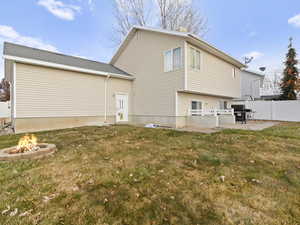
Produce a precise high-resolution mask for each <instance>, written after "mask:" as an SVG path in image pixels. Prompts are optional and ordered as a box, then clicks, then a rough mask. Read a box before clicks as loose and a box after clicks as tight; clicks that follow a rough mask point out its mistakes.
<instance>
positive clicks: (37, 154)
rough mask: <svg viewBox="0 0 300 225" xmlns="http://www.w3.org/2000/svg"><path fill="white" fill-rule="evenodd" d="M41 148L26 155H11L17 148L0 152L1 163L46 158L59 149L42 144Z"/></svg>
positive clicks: (51, 145) (39, 145) (25, 153)
mask: <svg viewBox="0 0 300 225" xmlns="http://www.w3.org/2000/svg"><path fill="white" fill-rule="evenodd" d="M37 146H38V147H39V149H38V150H36V151H29V152H24V153H16V154H11V153H10V152H12V151H13V150H15V149H16V148H17V146H14V147H10V148H5V149H2V150H0V161H13V160H22V159H38V158H43V157H45V156H49V155H52V154H53V153H54V152H56V151H57V148H56V146H55V145H54V144H47V143H41V144H38V145H37Z"/></svg>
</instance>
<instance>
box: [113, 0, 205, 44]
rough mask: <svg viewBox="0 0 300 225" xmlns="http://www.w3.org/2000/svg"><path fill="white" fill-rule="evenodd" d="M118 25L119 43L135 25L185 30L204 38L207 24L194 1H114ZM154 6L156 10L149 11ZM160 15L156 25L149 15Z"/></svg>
mask: <svg viewBox="0 0 300 225" xmlns="http://www.w3.org/2000/svg"><path fill="white" fill-rule="evenodd" d="M114 1H115V18H116V21H117V26H116V30H115V31H116V33H117V35H118V40H117V42H120V41H121V39H122V38H123V37H124V36H125V35H126V34H127V33H128V31H129V30H130V29H131V27H132V26H134V25H139V26H149V25H150V26H151V25H152V26H157V25H158V26H159V27H161V28H163V29H167V30H176V31H179V30H182V29H184V30H186V31H187V32H190V33H194V34H196V35H199V36H204V35H205V34H206V33H207V31H208V29H207V20H206V19H205V18H204V17H203V16H202V15H201V13H200V12H199V10H197V9H196V7H195V4H194V2H193V0H114ZM149 5H152V6H153V7H152V8H151V7H149ZM154 14H157V15H158V17H157V18H156V20H155V22H154V24H153V23H150V21H149V18H148V17H149V15H151V16H152V15H154Z"/></svg>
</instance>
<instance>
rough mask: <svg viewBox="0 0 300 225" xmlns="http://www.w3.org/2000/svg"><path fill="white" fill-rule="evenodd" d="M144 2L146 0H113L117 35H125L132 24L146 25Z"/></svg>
mask: <svg viewBox="0 0 300 225" xmlns="http://www.w3.org/2000/svg"><path fill="white" fill-rule="evenodd" d="M145 2H146V0H115V4H114V14H115V18H116V21H117V26H116V28H115V29H116V30H115V31H116V33H117V34H118V36H119V37H121V38H122V37H124V36H126V34H127V33H128V32H129V30H130V29H131V27H132V26H134V25H139V26H146V12H145ZM119 39H120V38H119ZM119 41H120V40H119Z"/></svg>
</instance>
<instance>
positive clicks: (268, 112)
mask: <svg viewBox="0 0 300 225" xmlns="http://www.w3.org/2000/svg"><path fill="white" fill-rule="evenodd" d="M235 104H236V103H235ZM239 104H245V105H246V108H247V109H252V111H253V112H254V113H253V119H257V120H278V121H292V122H300V101H246V102H243V103H242V102H240V103H239Z"/></svg>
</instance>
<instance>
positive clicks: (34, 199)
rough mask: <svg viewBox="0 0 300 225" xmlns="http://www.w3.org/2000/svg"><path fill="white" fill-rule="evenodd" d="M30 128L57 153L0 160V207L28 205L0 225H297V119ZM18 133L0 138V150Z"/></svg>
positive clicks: (299, 153) (299, 214) (1, 218)
mask: <svg viewBox="0 0 300 225" xmlns="http://www.w3.org/2000/svg"><path fill="white" fill-rule="evenodd" d="M36 135H37V136H38V138H39V139H40V140H41V142H49V143H54V144H56V145H57V147H58V149H59V151H58V152H57V153H56V154H55V155H54V156H53V157H51V158H45V159H41V160H37V161H20V162H10V163H0V199H1V201H0V212H1V211H3V210H4V209H5V208H6V207H7V205H9V206H10V207H11V208H12V209H15V208H18V210H19V213H18V215H19V214H20V213H23V212H26V211H28V210H32V211H31V212H30V214H29V215H27V216H24V217H19V216H18V215H17V216H12V217H10V216H9V215H8V214H5V215H1V214H0V224H9V225H10V224H12V225H14V224H113V225H115V224H116V225H117V224H120V225H121V224H122V225H124V224H128V225H135V224H136V225H141V224H149V225H154V224H179V225H184V224H187V225H196V224H205V225H206V224H228V225H229V224H237V225H250V224H255V225H260V224H261V225H266V224H268V225H269V224H270V225H271V224H274V225H275V224H276V225H277V224H278V225H279V224H280V225H281V224H290V225H296V224H300V124H297V123H284V124H282V125H279V126H277V127H274V128H270V129H267V130H264V131H260V132H254V131H240V130H239V131H238V130H224V131H222V132H220V133H216V134H198V133H189V132H178V131H172V130H160V129H145V128H137V127H131V126H112V127H84V128H77V129H67V130H60V131H52V132H42V133H37V134H36ZM19 137H20V135H11V136H3V137H0V148H4V147H9V146H11V145H14V144H16V142H17V140H18V138H19ZM220 176H225V182H222V181H221V180H220ZM45 197H49V198H50V200H47V199H46V200H45Z"/></svg>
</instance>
